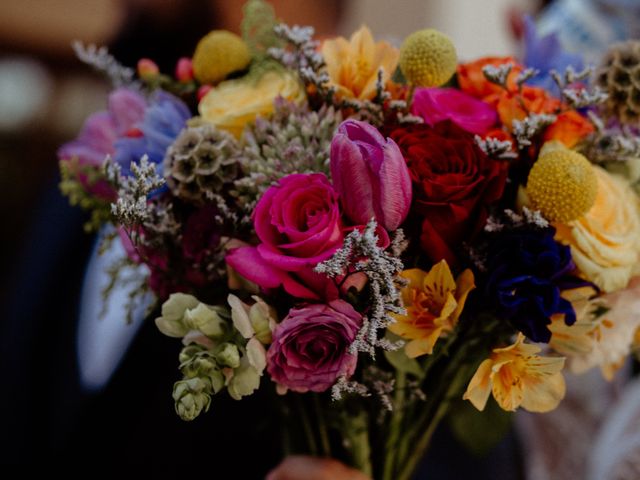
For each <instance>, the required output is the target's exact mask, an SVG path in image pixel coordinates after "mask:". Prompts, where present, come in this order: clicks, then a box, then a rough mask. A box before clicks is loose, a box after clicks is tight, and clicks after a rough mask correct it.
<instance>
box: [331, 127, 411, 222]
mask: <svg viewBox="0 0 640 480" xmlns="http://www.w3.org/2000/svg"><path fill="white" fill-rule="evenodd" d="M331 177H332V180H333V185H334V187H335V189H336V191H337V192H338V193H339V194H340V199H341V202H342V208H343V209H344V212H345V214H346V215H347V216H348V217H349V218H350V219H351V221H353V222H354V223H356V224H361V225H364V224H366V223H367V222H369V220H371V219H372V218H375V219H376V220H377V221H378V223H379V224H380V225H382V226H383V227H384V228H386V229H387V230H395V229H397V228H398V227H399V226H400V224H401V223H402V222H403V221H404V219H405V218H406V216H407V214H408V213H409V207H410V206H411V179H410V177H409V170H408V169H407V166H406V164H405V161H404V158H403V157H402V153H401V152H400V149H399V148H398V146H397V145H396V143H395V142H394V141H393V140H391V139H390V138H387V139H386V140H385V138H384V137H383V136H382V135H381V134H380V132H378V130H376V128H374V127H373V126H371V125H369V124H368V123H366V122H360V121H357V120H346V121H344V122H342V124H341V125H340V126H339V127H338V132H337V133H336V135H335V136H334V137H333V140H332V142H331Z"/></svg>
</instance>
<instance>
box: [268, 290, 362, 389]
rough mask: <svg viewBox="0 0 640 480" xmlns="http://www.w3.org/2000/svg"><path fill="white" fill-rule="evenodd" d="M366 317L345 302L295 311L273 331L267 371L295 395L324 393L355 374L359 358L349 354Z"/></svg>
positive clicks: (336, 301)
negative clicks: (295, 393) (341, 378)
mask: <svg viewBox="0 0 640 480" xmlns="http://www.w3.org/2000/svg"><path fill="white" fill-rule="evenodd" d="M361 324H362V316H361V315H360V314H359V313H358V312H356V311H355V310H354V308H353V307H352V306H351V305H350V304H349V303H347V302H345V301H343V300H334V301H332V302H330V303H329V304H328V305H321V304H312V305H307V306H304V307H301V308H293V309H291V310H290V311H289V315H287V317H286V318H285V319H284V320H283V321H282V322H281V323H280V324H278V326H277V327H276V328H275V330H274V331H273V343H272V344H271V347H269V350H268V352H267V371H268V372H269V375H271V378H272V379H273V381H275V382H276V383H279V384H280V385H283V386H285V387H287V388H290V389H291V390H293V391H295V392H307V391H309V390H311V391H313V392H323V391H325V390H327V389H328V388H330V387H331V386H332V385H333V384H334V383H335V381H336V380H337V379H338V377H340V376H342V375H345V376H347V377H349V376H351V375H353V372H354V371H355V369H356V362H357V357H356V356H355V355H351V354H350V353H349V346H350V345H351V343H353V341H354V340H355V338H356V335H357V333H358V330H359V329H360V326H361Z"/></svg>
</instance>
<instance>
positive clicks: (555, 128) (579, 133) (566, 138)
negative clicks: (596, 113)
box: [543, 110, 595, 148]
mask: <svg viewBox="0 0 640 480" xmlns="http://www.w3.org/2000/svg"><path fill="white" fill-rule="evenodd" d="M594 130H595V128H594V126H593V124H592V123H591V122H590V121H589V119H588V118H585V117H583V116H582V115H580V114H579V113H578V112H576V111H575V110H569V111H568V112H563V113H561V114H560V115H558V118H557V119H556V121H555V122H553V124H552V125H549V127H548V128H547V129H546V130H545V132H544V137H543V139H544V141H545V142H548V141H550V140H558V141H560V142H562V143H564V145H565V146H566V147H567V148H572V147H574V146H575V145H576V144H577V143H578V142H579V141H580V140H582V139H583V138H584V137H586V136H587V135H589V134H590V133H592V132H593V131H594Z"/></svg>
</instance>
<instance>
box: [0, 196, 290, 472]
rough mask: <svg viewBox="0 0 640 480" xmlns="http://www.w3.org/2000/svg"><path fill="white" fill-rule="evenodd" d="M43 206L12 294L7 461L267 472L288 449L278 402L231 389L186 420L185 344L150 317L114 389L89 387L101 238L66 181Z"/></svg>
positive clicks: (3, 362)
mask: <svg viewBox="0 0 640 480" xmlns="http://www.w3.org/2000/svg"><path fill="white" fill-rule="evenodd" d="M34 213H35V215H34V217H35V220H36V221H35V222H34V225H33V228H32V229H31V231H30V234H29V235H28V238H27V241H26V243H25V245H24V249H23V252H22V256H21V257H20V258H19V260H18V261H17V263H16V265H15V269H14V270H13V273H12V274H11V276H10V282H9V283H10V285H11V287H10V289H9V291H8V292H6V293H7V295H6V298H5V299H4V301H3V305H4V306H5V308H4V312H5V313H4V316H3V317H4V318H2V324H0V326H1V328H2V329H1V331H0V347H1V350H0V373H1V376H0V381H2V386H3V387H2V390H1V391H2V393H1V394H0V444H1V447H2V448H1V450H0V460H2V461H25V462H30V463H31V462H35V461H41V460H42V459H45V458H55V459H57V460H65V459H68V460H71V459H74V460H78V459H82V460H87V461H90V462H95V464H96V465H108V464H111V463H113V462H140V463H146V464H147V466H149V467H153V466H154V465H155V466H157V467H160V468H162V471H163V472H167V471H168V470H167V469H169V471H170V470H171V469H172V467H175V469H176V471H185V469H196V470H202V471H209V472H211V473H212V474H214V473H215V472H218V473H222V472H223V471H228V472H229V474H231V473H232V472H233V474H234V475H233V476H234V477H236V478H263V477H264V474H265V472H267V471H268V469H269V468H270V467H272V466H273V465H274V464H275V463H276V462H277V461H278V459H279V455H280V453H279V443H278V441H277V433H273V432H270V431H267V430H266V421H265V420H266V419H267V418H268V417H269V415H268V412H269V409H268V405H267V404H266V402H267V401H268V400H267V399H265V398H263V396H261V395H256V396H254V397H250V398H248V399H245V400H243V401H242V402H236V401H233V400H231V399H229V398H228V397H227V396H223V395H220V396H219V397H216V398H214V399H213V402H212V405H211V409H210V411H209V413H208V414H206V415H203V416H201V418H199V419H198V420H196V421H194V422H190V423H186V422H183V421H182V420H180V419H179V418H178V417H177V416H176V414H175V412H174V410H173V400H172V399H171V390H172V386H173V382H174V381H175V380H177V379H178V378H179V375H180V373H179V371H178V369H177V362H178V359H177V354H178V352H179V350H180V347H181V345H180V342H178V341H176V340H175V339H171V338H167V337H165V336H164V335H162V334H161V333H160V332H159V331H158V330H157V329H156V327H155V325H154V324H153V322H151V321H149V322H147V323H146V324H145V325H144V326H143V327H142V328H141V329H140V331H139V332H138V334H137V336H136V338H135V340H134V341H133V344H132V345H131V347H130V348H129V350H128V352H127V354H126V356H125V358H124V360H123V362H122V363H121V365H120V367H119V368H118V370H117V371H116V373H115V375H114V376H113V377H112V379H111V381H110V382H109V384H108V385H107V386H106V388H105V389H104V390H103V391H101V392H98V393H87V392H84V391H83V390H82V388H81V385H80V383H79V375H78V365H77V357H76V344H75V342H76V326H77V319H78V308H79V297H80V289H81V286H82V280H83V276H84V270H85V265H86V263H87V261H88V258H89V255H90V253H91V248H92V245H93V242H94V239H93V238H92V237H91V236H89V235H86V234H84V233H83V231H82V223H83V221H84V220H85V218H84V215H83V214H82V213H81V212H80V211H79V209H77V208H72V207H69V206H68V205H67V200H66V199H64V198H62V197H61V195H60V194H59V193H58V191H57V188H51V189H50V190H49V191H48V192H46V194H45V195H44V197H43V199H42V202H40V206H39V208H38V209H37V211H36V212H34ZM123 321H124V320H123ZM214 478H215V475H214Z"/></svg>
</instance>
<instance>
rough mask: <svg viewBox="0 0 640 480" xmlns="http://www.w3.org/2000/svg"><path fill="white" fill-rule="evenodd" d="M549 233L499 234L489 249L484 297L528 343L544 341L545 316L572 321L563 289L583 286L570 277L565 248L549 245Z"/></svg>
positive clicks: (572, 267)
mask: <svg viewBox="0 0 640 480" xmlns="http://www.w3.org/2000/svg"><path fill="white" fill-rule="evenodd" d="M554 234H555V229H554V228H547V229H544V230H523V231H511V232H507V233H500V234H498V235H497V236H496V238H493V239H492V240H491V242H490V246H489V255H488V260H487V264H486V267H487V271H488V272H487V279H486V288H487V290H486V295H485V298H486V299H487V300H489V301H490V302H492V303H493V306H494V307H495V308H496V309H497V310H498V312H499V313H500V315H503V316H504V317H505V318H507V319H509V320H510V321H511V323H512V324H513V325H514V326H515V327H516V328H517V329H518V330H520V331H521V332H522V333H524V334H525V335H526V336H527V337H529V338H530V339H531V340H533V341H534V342H548V341H549V340H550V338H551V331H550V330H549V328H548V325H549V324H550V323H551V317H552V316H553V315H556V314H563V315H564V321H565V323H566V324H567V325H572V324H573V323H574V322H575V321H576V314H575V312H574V310H573V306H572V305H571V302H569V301H568V300H566V299H564V298H562V296H561V293H562V291H563V290H567V289H571V288H576V287H580V286H585V285H589V283H588V282H585V281H583V280H580V279H577V278H576V277H573V276H572V275H571V274H572V272H573V270H575V265H574V263H573V260H572V258H571V249H570V248H569V247H568V246H565V245H561V244H559V243H558V242H556V241H555V240H554Z"/></svg>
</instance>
